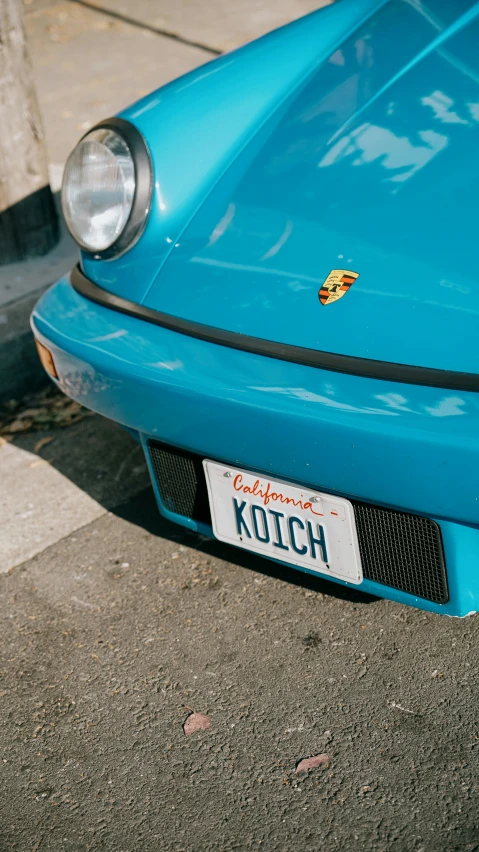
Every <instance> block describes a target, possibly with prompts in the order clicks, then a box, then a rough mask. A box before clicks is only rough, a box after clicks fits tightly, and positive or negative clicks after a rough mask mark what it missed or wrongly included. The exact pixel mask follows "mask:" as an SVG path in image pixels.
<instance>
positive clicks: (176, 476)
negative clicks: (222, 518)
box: [149, 441, 211, 524]
mask: <svg viewBox="0 0 479 852" xmlns="http://www.w3.org/2000/svg"><path fill="white" fill-rule="evenodd" d="M149 449H150V457H151V462H152V465H153V469H154V471H155V476H156V481H157V483H158V490H159V492H160V496H161V500H162V503H163V505H164V507H165V509H168V510H169V511H170V512H174V513H175V514H176V515H183V516H184V517H185V518H194V519H195V521H201V522H202V523H204V524H211V515H210V507H209V504H208V491H207V488H206V480H205V474H204V471H203V464H202V459H201V457H200V456H195V455H193V453H187V452H185V451H184V450H179V449H177V448H176V447H170V446H168V445H166V444H160V443H157V442H155V443H153V441H150V443H149Z"/></svg>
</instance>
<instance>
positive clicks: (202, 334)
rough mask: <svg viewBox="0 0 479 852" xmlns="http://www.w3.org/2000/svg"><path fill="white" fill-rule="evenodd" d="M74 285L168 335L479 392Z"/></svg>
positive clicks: (453, 378) (477, 385) (467, 376)
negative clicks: (278, 340) (203, 320)
mask: <svg viewBox="0 0 479 852" xmlns="http://www.w3.org/2000/svg"><path fill="white" fill-rule="evenodd" d="M71 283H72V286H73V287H74V289H75V290H77V291H78V292H79V293H81V295H82V296H86V298H87V299H90V300H91V301H92V302H96V303H97V304H99V305H104V306H105V307H108V308H112V309H113V310H115V311H120V313H122V314H128V315H129V316H132V317H136V318H137V319H142V320H145V321H146V322H151V323H154V324H155V325H160V326H161V327H162V328H167V329H169V330H170V331H177V332H179V333H180V334H186V335H187V336H188V337H196V338H198V339H199V340H206V341H208V343H217V344H219V345H220V346H228V347H229V348H230V349H239V350H241V351H242V352H250V353H252V354H253V355H265V356H266V357H267V358H276V359H277V360H279V361H290V362H292V363H293V364H302V365H303V366H305V367H317V368H319V369H321V370H330V371H332V372H334V373H348V374H350V375H353V376H362V377H364V378H368V379H382V380H384V381H389V382H402V383H403V384H410V385H424V386H426V387H434V388H444V389H445V390H446V389H447V390H462V391H476V392H477V391H479V375H477V374H476V373H457V372H452V371H449V370H435V369H433V368H431V367H412V366H410V365H409V364H394V363H391V362H390V361H373V360H371V359H369V358H356V357H353V356H351V355H335V354H334V353H332V352H321V351H317V350H316V349H305V348H303V347H302V346H291V345H290V344H287V343H276V342H274V341H272V340H263V339H262V338H261V337H249V336H248V335H246V334H238V332H235V331H225V330H224V329H221V328H214V327H213V326H210V325H203V324H202V323H198V322H192V321H191V320H185V319H181V318H180V317H175V316H172V315H171V314H165V313H162V312H161V311H155V310H153V309H152V308H147V307H145V306H144V305H138V304H136V302H131V301H130V300H129V299H123V298H122V297H120V296H115V295H114V293H110V292H108V290H104V289H103V287H99V286H98V285H97V284H94V283H93V281H90V280H89V279H88V278H87V277H86V276H85V275H84V274H83V272H82V271H81V269H80V268H79V267H78V266H76V267H75V268H74V269H73V270H72V273H71Z"/></svg>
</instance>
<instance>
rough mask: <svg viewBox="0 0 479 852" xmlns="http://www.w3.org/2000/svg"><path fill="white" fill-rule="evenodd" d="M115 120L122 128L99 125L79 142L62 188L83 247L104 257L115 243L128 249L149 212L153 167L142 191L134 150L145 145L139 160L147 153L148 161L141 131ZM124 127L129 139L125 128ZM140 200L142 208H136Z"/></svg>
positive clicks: (67, 213)
mask: <svg viewBox="0 0 479 852" xmlns="http://www.w3.org/2000/svg"><path fill="white" fill-rule="evenodd" d="M113 123H115V125H119V127H120V132H117V130H116V127H115V126H114V127H112V126H104V127H98V128H96V129H94V130H92V131H91V132H90V133H87V135H86V136H84V137H83V139H81V140H80V142H79V143H78V145H77V147H76V148H75V149H74V150H73V151H72V153H71V154H70V157H69V159H68V161H67V164H66V167H65V174H64V176H63V186H62V207H63V214H64V216H65V220H66V223H67V226H68V230H69V231H70V233H71V235H72V237H73V238H74V240H76V242H77V243H78V244H79V245H80V246H81V248H83V249H85V250H86V251H89V252H93V253H100V256H101V253H102V252H108V250H109V249H111V248H112V247H117V249H118V250H119V251H120V250H123V249H124V248H125V247H126V245H125V242H126V244H129V243H131V242H132V240H133V239H134V237H135V236H136V235H137V233H138V231H139V229H140V227H141V224H142V223H143V222H144V220H145V218H146V215H147V213H148V206H149V196H150V173H149V170H148V175H147V184H148V186H147V187H145V186H143V191H142V192H141V193H140V194H138V186H137V183H138V164H137V162H136V161H135V160H136V156H135V155H136V153H137V151H133V150H132V148H136V149H138V146H140V148H141V151H140V153H141V154H142V157H140V159H142V160H144V158H145V156H146V158H147V160H149V158H148V154H147V152H146V146H145V144H144V142H143V140H142V138H141V136H140V134H139V133H138V131H136V130H135V128H133V127H132V125H129V124H128V123H127V122H123V121H122V120H121V119H112V120H110V122H109V124H110V125H111V124H113ZM105 124H106V123H105ZM124 125H126V126H127V128H128V135H129V136H130V139H128V138H125V134H124V132H121V131H122V130H124V129H125V128H124ZM131 138H133V141H134V143H135V144H134V145H132V144H131ZM138 138H139V140H141V142H139V141H138ZM129 143H130V144H129ZM144 183H145V179H144V177H143V184H144ZM145 190H146V191H145ZM136 202H138V203H136ZM138 204H139V206H140V209H136V210H135V207H138ZM122 237H127V239H126V240H125V239H122ZM120 243H121V245H120Z"/></svg>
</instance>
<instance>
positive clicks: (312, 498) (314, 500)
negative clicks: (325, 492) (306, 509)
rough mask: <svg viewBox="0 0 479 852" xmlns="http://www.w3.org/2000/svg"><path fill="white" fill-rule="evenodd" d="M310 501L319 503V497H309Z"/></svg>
mask: <svg viewBox="0 0 479 852" xmlns="http://www.w3.org/2000/svg"><path fill="white" fill-rule="evenodd" d="M311 503H321V497H311Z"/></svg>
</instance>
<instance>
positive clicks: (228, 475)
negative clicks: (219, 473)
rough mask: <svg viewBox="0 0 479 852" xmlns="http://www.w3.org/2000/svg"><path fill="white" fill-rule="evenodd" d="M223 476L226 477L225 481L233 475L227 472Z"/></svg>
mask: <svg viewBox="0 0 479 852" xmlns="http://www.w3.org/2000/svg"><path fill="white" fill-rule="evenodd" d="M223 476H226V478H227V479H230V478H231V477H232V476H233V474H232V473H231V472H230V471H229V470H227V471H226V473H224V474H223Z"/></svg>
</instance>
